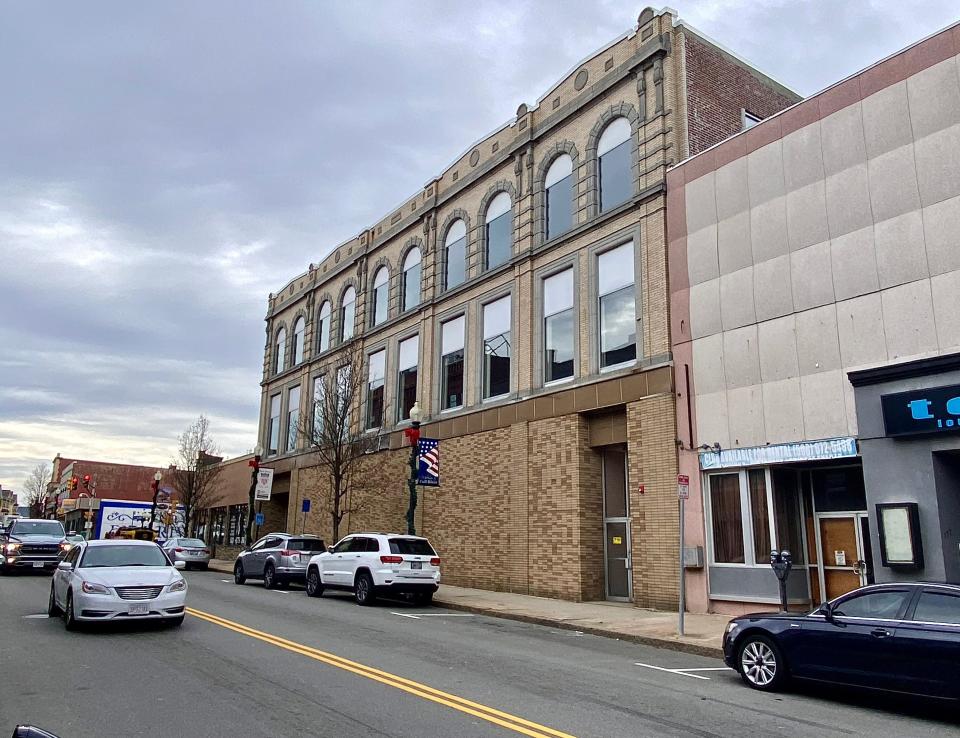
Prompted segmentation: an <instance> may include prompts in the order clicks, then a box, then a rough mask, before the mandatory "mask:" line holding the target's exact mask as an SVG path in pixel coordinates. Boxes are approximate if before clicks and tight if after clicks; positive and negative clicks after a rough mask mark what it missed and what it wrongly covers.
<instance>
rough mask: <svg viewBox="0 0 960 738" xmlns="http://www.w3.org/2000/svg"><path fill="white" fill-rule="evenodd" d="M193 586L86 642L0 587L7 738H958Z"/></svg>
mask: <svg viewBox="0 0 960 738" xmlns="http://www.w3.org/2000/svg"><path fill="white" fill-rule="evenodd" d="M186 576H187V578H188V581H189V584H190V590H189V594H188V598H187V600H188V601H187V604H188V606H189V607H190V608H191V614H190V615H188V617H187V620H186V622H185V623H184V625H183V626H182V627H181V628H180V629H157V628H151V627H132V626H127V627H123V628H119V629H118V628H110V629H104V628H103V627H98V628H96V629H89V630H85V631H83V632H80V633H67V632H66V631H64V629H63V625H62V623H61V622H60V621H59V620H51V619H48V618H46V617H45V616H44V615H43V613H44V611H45V605H46V599H47V592H48V588H49V586H50V580H49V578H48V577H45V576H14V577H7V578H0V737H5V736H6V735H9V734H10V732H12V729H13V726H14V725H15V724H16V723H18V722H30V723H34V724H37V725H40V726H42V727H46V729H48V730H52V731H53V732H55V733H57V734H58V735H59V736H60V737H61V738H93V737H94V736H96V737H97V738H104V737H108V736H117V737H120V736H158V738H159V737H162V738H172V737H173V736H187V737H191V738H192V737H194V736H196V737H198V738H200V737H206V736H210V737H213V736H242V737H243V738H247V737H248V736H250V737H253V736H285V737H286V736H289V737H293V736H344V737H350V738H352V737H354V736H357V737H359V736H365V737H366V736H409V737H410V738H430V737H434V736H436V737H437V738H441V737H442V738H450V737H452V736H458V737H459V736H510V735H514V736H516V735H527V736H531V737H532V738H546V737H549V738H565V737H566V736H571V735H572V736H581V737H586V736H602V737H604V738H606V737H610V736H703V737H712V736H736V737H737V738H743V737H746V736H764V737H765V738H766V737H770V736H785V737H787V736H789V737H790V738H794V737H796V736H816V737H817V738H826V737H827V736H850V735H873V736H888V735H896V736H941V735H943V736H946V735H950V736H957V735H958V734H960V722H958V716H960V708H955V707H946V708H945V707H942V706H940V705H935V704H931V703H928V702H925V701H906V700H896V699H891V698H889V697H885V696H881V697H877V696H874V695H864V694H860V693H849V692H842V691H838V690H836V689H833V688H805V689H801V690H799V691H791V692H788V693H784V694H780V695H767V694H763V693H759V692H755V691H753V690H750V689H747V688H746V687H745V686H743V685H742V684H741V682H740V679H739V677H737V676H736V674H734V673H733V672H732V671H729V670H724V669H722V666H723V665H722V663H720V662H719V661H716V660H713V659H709V658H704V657H699V656H692V655H688V654H681V653H676V652H672V651H667V650H661V649H656V648H650V647H646V646H639V645H635V644H630V643H624V642H620V641H616V640H611V639H606V638H600V637H594V636H589V635H580V634H577V633H575V632H572V631H560V630H554V629H552V628H547V627H542V626H536V625H528V624H524V623H516V622H512V621H507V620H499V619H496V618H487V617H481V616H468V615H464V614H463V613H455V612H453V611H449V610H444V609H441V608H429V609H424V608H415V607H413V606H411V605H407V604H403V603H396V602H384V601H382V602H381V603H379V604H377V605H376V606H374V607H371V608H361V607H358V606H357V605H356V604H354V603H353V601H352V600H350V599H348V598H347V597H346V596H345V595H325V596H324V597H323V598H322V599H320V600H314V599H309V598H307V597H306V596H305V595H304V593H303V590H301V589H292V590H290V591H289V592H287V591H284V590H279V591H267V590H264V589H263V588H262V587H261V586H259V585H258V584H255V583H248V584H247V585H245V586H243V587H238V586H236V585H234V584H233V583H232V581H224V580H227V579H228V578H227V576H225V575H223V574H219V573H214V572H190V573H188V574H187V575H186ZM638 664H646V666H640V665H638ZM651 667H659V668H651ZM661 669H687V670H692V671H686V672H684V673H679V672H675V671H662V670H661ZM697 670H702V671H697Z"/></svg>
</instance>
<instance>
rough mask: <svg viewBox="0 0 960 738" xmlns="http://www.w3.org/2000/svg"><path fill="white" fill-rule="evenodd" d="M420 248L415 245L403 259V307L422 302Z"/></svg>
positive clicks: (411, 307)
mask: <svg viewBox="0 0 960 738" xmlns="http://www.w3.org/2000/svg"><path fill="white" fill-rule="evenodd" d="M420 260H421V256H420V249H418V248H417V247H416V246H414V247H413V248H412V249H410V250H409V251H408V252H407V256H406V258H404V260H403V309H404V311H406V310H412V309H413V308H415V307H416V306H417V305H419V304H420Z"/></svg>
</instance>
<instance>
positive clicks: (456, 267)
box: [443, 220, 467, 290]
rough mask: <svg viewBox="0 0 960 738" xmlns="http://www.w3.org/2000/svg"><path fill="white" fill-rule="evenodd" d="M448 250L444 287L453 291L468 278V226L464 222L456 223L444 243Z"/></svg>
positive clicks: (448, 232)
mask: <svg viewBox="0 0 960 738" xmlns="http://www.w3.org/2000/svg"><path fill="white" fill-rule="evenodd" d="M443 245H444V249H445V250H446V259H445V262H446V269H447V272H446V275H445V278H444V282H443V283H444V287H445V288H446V289H448V290H449V289H452V288H454V287H456V286H457V285H458V284H462V283H463V281H464V280H465V279H466V276H467V271H466V270H467V225H466V223H464V222H463V221H462V220H457V221H454V223H453V225H451V226H450V230H448V231H447V237H446V238H445V239H444V242H443Z"/></svg>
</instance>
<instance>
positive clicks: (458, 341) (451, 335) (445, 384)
mask: <svg viewBox="0 0 960 738" xmlns="http://www.w3.org/2000/svg"><path fill="white" fill-rule="evenodd" d="M465 327H466V318H465V316H463V315H461V316H460V317H458V318H453V319H451V320H448V321H446V322H445V323H442V324H441V325H440V346H441V348H440V350H441V356H440V407H441V409H442V410H453V409H454V408H458V407H463V359H464V357H463V346H464V329H465Z"/></svg>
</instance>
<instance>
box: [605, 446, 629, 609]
mask: <svg viewBox="0 0 960 738" xmlns="http://www.w3.org/2000/svg"><path fill="white" fill-rule="evenodd" d="M629 514H630V510H629V503H628V495H627V453H626V451H625V450H624V449H622V448H619V447H615V446H614V447H609V448H605V449H604V450H603V550H604V559H605V562H606V566H605V567H604V575H605V576H604V579H605V581H606V595H607V599H608V600H618V601H622V602H629V601H630V599H631V595H632V592H633V587H632V582H631V576H630V569H631V566H630V517H629Z"/></svg>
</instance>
